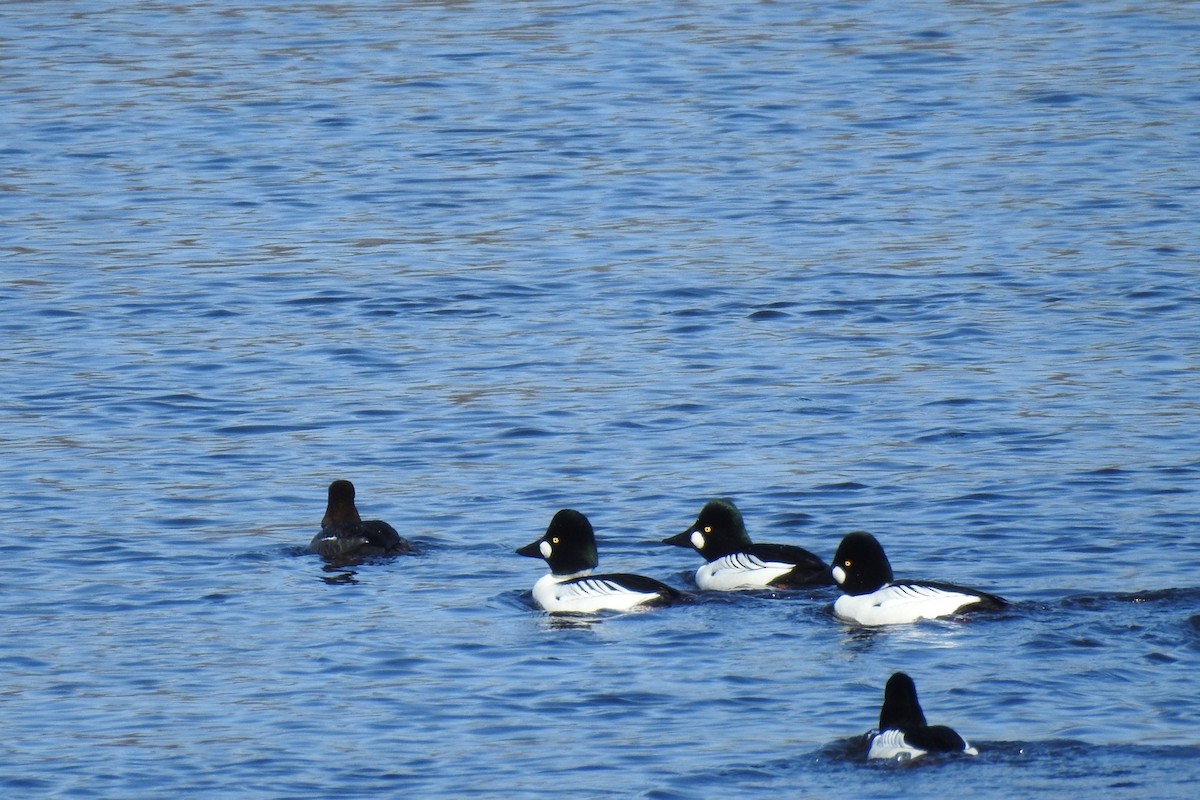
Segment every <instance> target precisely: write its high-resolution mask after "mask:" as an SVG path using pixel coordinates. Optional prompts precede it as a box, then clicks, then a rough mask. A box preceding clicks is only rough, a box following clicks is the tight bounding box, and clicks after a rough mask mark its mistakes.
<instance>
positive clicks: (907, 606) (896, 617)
mask: <svg viewBox="0 0 1200 800" xmlns="http://www.w3.org/2000/svg"><path fill="white" fill-rule="evenodd" d="M978 599H979V598H978V597H976V596H975V595H973V594H964V593H962V592H953V591H949V590H947V589H939V588H937V587H933V586H924V585H922V584H919V583H915V584H913V583H893V584H888V585H887V586H884V587H883V588H882V589H878V590H876V591H874V592H871V594H863V595H857V596H856V595H848V594H844V595H842V596H841V597H839V598H838V599H837V601H836V602H834V604H833V613H834V614H836V615H837V616H839V617H841V618H842V619H845V620H849V621H850V622H857V623H858V624H859V625H896V624H900V623H905V622H915V621H917V620H919V619H935V618H937V617H945V616H949V615H950V614H953V613H954V612H955V611H957V610H958V609H960V608H962V607H963V606H965V605H969V604H970V603H974V602H975V601H977V600H978Z"/></svg>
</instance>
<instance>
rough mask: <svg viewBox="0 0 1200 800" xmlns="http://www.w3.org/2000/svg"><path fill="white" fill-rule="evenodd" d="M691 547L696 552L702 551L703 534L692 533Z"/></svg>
mask: <svg viewBox="0 0 1200 800" xmlns="http://www.w3.org/2000/svg"><path fill="white" fill-rule="evenodd" d="M692 547H694V548H696V549H697V550H703V549H704V534H703V533H701V532H700V531H692Z"/></svg>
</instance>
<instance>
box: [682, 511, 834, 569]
mask: <svg viewBox="0 0 1200 800" xmlns="http://www.w3.org/2000/svg"><path fill="white" fill-rule="evenodd" d="M662 541H663V544H671V545H676V546H678V547H691V548H692V549H693V550H695V551H696V552H697V553H699V554H700V555H701V556H703V557H704V560H705V563H704V565H703V566H701V567H699V568H698V569H697V570H696V586H698V587H699V588H700V589H703V590H705V591H718V592H734V591H741V590H747V589H796V588H801V587H810V586H831V585H833V579H832V577H831V576H830V573H829V566H828V565H827V564H826V563H825V562H824V561H822V560H821V558H820V557H819V556H816V555H814V554H813V553H810V552H809V551H807V550H805V549H804V548H803V547H798V546H796V545H790V544H755V543H753V542H751V541H750V536H749V534H747V533H746V523H745V521H744V520H743V519H742V512H741V511H739V510H738V507H737V506H736V505H735V504H734V502H733V501H732V500H730V499H728V498H720V499H717V500H710V501H709V502H707V503H705V505H704V508H702V509H701V510H700V516H699V517H697V518H696V521H695V522H693V523H692V525H691V526H690V527H689V528H688V529H687V530H685V531H683V532H682V533H677V534H675V535H674V536H669V537H667V538H666V539H663V540H662Z"/></svg>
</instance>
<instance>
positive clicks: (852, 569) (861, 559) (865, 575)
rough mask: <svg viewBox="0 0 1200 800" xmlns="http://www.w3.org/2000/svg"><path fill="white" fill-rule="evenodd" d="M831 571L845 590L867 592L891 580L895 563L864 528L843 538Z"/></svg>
mask: <svg viewBox="0 0 1200 800" xmlns="http://www.w3.org/2000/svg"><path fill="white" fill-rule="evenodd" d="M831 572H832V573H833V579H834V580H835V581H837V585H838V586H839V587H841V590H842V591H843V592H845V593H846V594H867V593H869V592H873V591H875V590H876V589H878V588H879V587H881V586H883V585H884V584H885V583H888V582H889V581H891V580H892V565H891V564H890V563H888V559H887V555H885V554H884V552H883V546H882V545H881V544H879V542H878V540H876V539H875V537H874V536H872V535H871V534H869V533H867V532H865V531H855V532H854V533H850V534H847V535H846V537H845V538H844V539H842V543H841V544H840V545H838V549H837V554H836V555H834V557H833V565H832V569H831Z"/></svg>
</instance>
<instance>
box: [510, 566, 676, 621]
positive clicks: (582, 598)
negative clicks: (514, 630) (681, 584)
mask: <svg viewBox="0 0 1200 800" xmlns="http://www.w3.org/2000/svg"><path fill="white" fill-rule="evenodd" d="M574 577H576V576H570V575H567V576H560V575H543V576H542V577H541V578H539V579H538V582H537V583H535V584H534V585H533V599H534V600H535V601H536V602H537V604H538V605H539V606H541V607H542V608H544V609H545V610H546V611H549V612H550V613H552V614H591V613H594V612H596V611H628V610H629V609H631V608H634V607H636V606H639V605H641V604H642V603H645V602H646V601H647V600H653V599H654V598H656V597H658V594H657V593H656V592H632V591H630V590H629V589H626V588H624V587H622V586H619V585H618V584H616V583H613V582H612V581H607V580H604V579H603V578H586V579H584V580H580V581H577V582H575V583H566V581H570V580H573V579H574Z"/></svg>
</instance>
